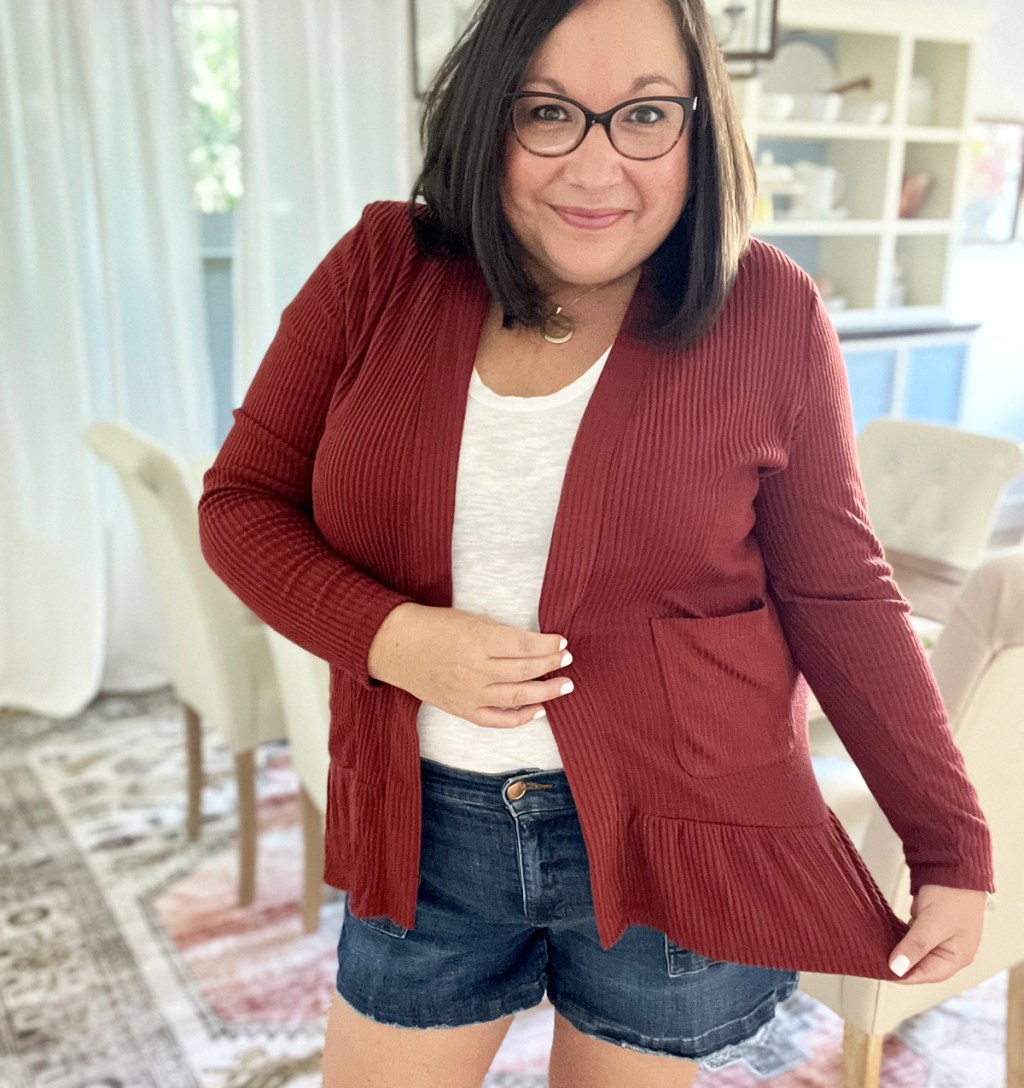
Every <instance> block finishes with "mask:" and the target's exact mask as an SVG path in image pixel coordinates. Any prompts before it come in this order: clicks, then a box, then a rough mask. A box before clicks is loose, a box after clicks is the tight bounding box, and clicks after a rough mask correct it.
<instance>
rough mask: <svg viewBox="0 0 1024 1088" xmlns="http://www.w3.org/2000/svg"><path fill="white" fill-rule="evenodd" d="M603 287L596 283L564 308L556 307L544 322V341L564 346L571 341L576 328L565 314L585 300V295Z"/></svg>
mask: <svg viewBox="0 0 1024 1088" xmlns="http://www.w3.org/2000/svg"><path fill="white" fill-rule="evenodd" d="M601 286H603V285H602V284H600V283H598V284H596V285H595V286H593V287H589V288H587V290H586V291H584V292H583V294H582V295H577V296H576V298H574V299H573V300H572V302H568V303H566V305H565V306H556V307H555V311H554V313H552V314H551V315H550V316H549V317H548V319H547V321H545V322H544V339H545V340H547V342H548V343H549V344H566V343H568V342H569V341H570V340H571V339H572V334H573V333H574V332H575V331H576V326H575V325H573V323H572V318H571V317H569V315H568V314H567V313H566V312H565V311H566V309H567V308H568V307H570V306H575V305H576V303H577V302H579V301H580V299H581V298H586V297H587V295H590V294H593V293H594V291H596V290H597V289H598V288H599V287H601Z"/></svg>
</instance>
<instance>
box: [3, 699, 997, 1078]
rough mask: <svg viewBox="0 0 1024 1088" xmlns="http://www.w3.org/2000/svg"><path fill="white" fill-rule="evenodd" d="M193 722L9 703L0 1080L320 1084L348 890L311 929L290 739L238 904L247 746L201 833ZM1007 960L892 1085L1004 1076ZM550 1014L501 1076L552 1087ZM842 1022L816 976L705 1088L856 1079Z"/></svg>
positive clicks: (142, 710) (278, 755)
mask: <svg viewBox="0 0 1024 1088" xmlns="http://www.w3.org/2000/svg"><path fill="white" fill-rule="evenodd" d="M182 737H183V730H182V726H181V720H180V714H179V712H178V709H177V707H176V706H175V704H174V702H173V700H172V698H171V696H170V695H169V693H167V692H166V691H162V692H157V693H153V694H150V695H144V696H133V697H131V698H124V697H111V698H105V699H102V700H100V701H98V702H97V703H96V704H94V705H93V706H92V707H90V708H89V710H88V711H86V712H85V713H84V714H83V715H81V716H80V717H78V718H76V719H74V720H71V721H66V722H51V721H47V720H45V719H42V718H38V717H33V716H31V715H6V716H4V717H2V718H0V1088H314V1086H317V1085H319V1080H320V1078H319V1061H320V1048H321V1044H322V1040H323V1031H324V1017H325V1012H326V1009H327V1006H328V1004H329V1002H330V1000H331V994H332V992H333V976H334V968H335V960H334V948H335V944H336V940H337V932H338V927H339V926H340V924H341V918H342V901H341V898H340V895H334V896H333V897H331V898H330V899H329V901H328V903H327V904H326V905H325V907H324V910H323V913H322V915H321V925H320V928H319V930H318V932H316V933H313V934H310V935H308V936H307V935H304V934H303V933H302V930H301V926H300V922H299V916H298V904H297V897H298V895H299V890H300V886H301V874H300V865H301V856H302V850H301V843H300V835H299V827H298V802H297V795H296V788H297V787H296V782H295V779H294V777H293V775H292V772H291V768H290V763H289V760H288V755H287V749H285V748H283V747H272V748H270V749H268V750H267V751H266V752H265V753H264V754H263V758H262V761H261V769H260V784H259V790H260V820H261V836H260V860H259V892H258V896H257V901H256V903H255V904H254V905H253V906H252V907H251V908H248V909H246V910H240V909H239V908H238V907H237V906H236V905H235V900H234V895H235V851H234V839H233V836H234V828H235V823H234V796H233V781H232V773H231V760H230V756H229V755H228V753H227V752H226V751H225V750H224V749H223V748H222V747H221V746H219V745H218V744H217V741H216V738H214V737H212V736H208V737H207V738H206V789H205V791H204V820H203V833H202V836H201V838H200V841H199V842H198V843H195V844H188V843H186V842H185V840H184V836H183V832H182V813H183V808H184V769H183V750H182ZM1005 999H1006V976H1005V974H1003V975H1000V976H997V977H996V978H994V979H991V980H989V981H988V982H986V983H985V984H984V985H982V986H979V987H977V988H976V989H974V990H971V991H969V992H967V993H965V994H963V995H961V996H960V997H958V998H955V999H953V1000H952V1001H949V1002H947V1003H946V1004H945V1005H944V1006H942V1007H941V1008H938V1009H935V1010H932V1011H930V1012H928V1013H924V1014H922V1015H921V1016H918V1017H914V1018H913V1019H911V1020H908V1021H906V1022H905V1023H904V1024H903V1025H902V1026H901V1027H900V1029H899V1031H898V1032H897V1033H894V1034H893V1035H891V1036H890V1037H889V1038H887V1040H886V1044H885V1050H884V1058H883V1069H882V1086H883V1088H999V1086H1001V1085H1002V1084H1004V1083H1005V1080H1004V1077H1005V1072H1004V1063H1003V1045H1004V1036H1005V1018H1006V1006H1005ZM552 1017H553V1012H552V1009H551V1007H550V1005H548V1004H547V1003H546V1002H545V1003H544V1004H542V1005H540V1006H538V1007H537V1008H536V1009H532V1010H530V1011H528V1012H526V1013H522V1014H520V1015H519V1016H518V1017H517V1018H516V1021H515V1023H514V1024H513V1028H512V1030H511V1031H510V1033H509V1035H508V1037H507V1038H506V1040H505V1042H504V1044H503V1045H502V1048H501V1050H500V1052H499V1053H498V1055H497V1057H496V1058H495V1061H494V1064H493V1066H492V1068H491V1072H490V1074H489V1075H488V1077H487V1079H486V1081H485V1086H486V1088H543V1086H545V1085H546V1084H547V1077H546V1076H545V1070H546V1068H547V1056H548V1050H549V1047H550V1043H551V1031H552ZM841 1039H842V1024H841V1022H840V1021H839V1019H838V1018H837V1017H836V1016H835V1015H834V1014H833V1013H831V1012H830V1011H829V1010H828V1009H826V1008H824V1007H823V1006H822V1005H820V1004H818V1003H817V1002H816V1001H813V1000H812V999H811V998H809V997H807V996H805V995H804V994H802V993H800V992H799V991H797V992H796V993H795V994H793V996H792V997H791V998H790V999H789V1000H788V1001H787V1002H785V1004H784V1005H783V1006H781V1008H780V1010H779V1014H778V1016H777V1018H776V1020H775V1021H774V1022H773V1026H772V1028H771V1030H770V1031H769V1032H768V1033H767V1035H766V1036H765V1037H764V1038H762V1039H761V1040H759V1041H758V1043H757V1044H756V1045H751V1046H749V1047H747V1048H744V1053H743V1056H742V1058H741V1059H739V1060H737V1061H734V1062H732V1063H731V1064H729V1065H727V1066H725V1067H724V1068H722V1069H720V1070H718V1071H716V1072H711V1071H704V1072H702V1073H701V1074H700V1076H699V1078H698V1080H697V1086H698V1088H837V1086H838V1084H839V1083H840V1081H839V1053H840V1046H841Z"/></svg>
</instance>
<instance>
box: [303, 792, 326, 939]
mask: <svg viewBox="0 0 1024 1088" xmlns="http://www.w3.org/2000/svg"><path fill="white" fill-rule="evenodd" d="M302 842H303V845H304V847H305V851H304V853H305V861H304V863H303V865H304V868H303V886H302V929H303V932H304V933H312V932H314V930H316V929H317V927H318V926H319V925H320V905H321V903H322V902H323V895H324V830H323V817H322V816H321V814H320V810H319V809H318V808H317V807H316V805H315V804H314V803H313V800H312V798H311V797H310V796H309V794H308V793H307V792H306V791H305V790H304V789H303V790H302Z"/></svg>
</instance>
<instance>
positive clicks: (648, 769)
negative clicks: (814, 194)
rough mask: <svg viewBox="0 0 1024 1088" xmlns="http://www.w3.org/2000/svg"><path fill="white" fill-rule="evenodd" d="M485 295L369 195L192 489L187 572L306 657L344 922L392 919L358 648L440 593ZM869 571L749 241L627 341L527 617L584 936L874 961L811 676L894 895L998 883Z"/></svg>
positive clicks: (395, 779) (390, 712)
mask: <svg viewBox="0 0 1024 1088" xmlns="http://www.w3.org/2000/svg"><path fill="white" fill-rule="evenodd" d="M638 299H639V295H638ZM640 304H641V303H640V302H639V301H635V302H634V305H640ZM487 305H488V292H487V289H486V286H485V284H484V282H483V279H482V277H481V275H480V273H479V270H478V268H477V266H476V264H475V262H473V261H472V260H470V259H467V258H463V259H459V260H449V261H440V260H427V259H425V258H424V257H422V256H421V255H420V254H419V253H418V251H417V249H416V247H415V245H414V242H413V238H412V232H411V229H410V226H409V222H408V216H407V209H406V207H405V205H402V204H398V203H380V204H375V205H371V206H369V207H368V208H367V209H366V211H365V212H364V215H363V218H362V220H361V222H360V223H359V224H358V225H357V226H356V227H355V228H354V229H353V230H352V231H350V232H349V233H348V234H347V235H346V236H345V237H344V238H342V239H341V241H340V242H338V244H337V245H336V246H335V247H334V248H333V249H332V250H331V251H330V253H328V255H327V256H326V257H325V258H324V260H323V261H322V262H321V263H320V265H319V266H318V267H317V268H316V269H315V271H314V272H313V273H312V275H311V276H310V278H309V280H308V281H307V283H306V284H305V285H304V286H303V288H302V289H301V290H300V292H299V294H298V295H297V296H296V298H295V299H294V300H293V301H292V302H291V303H290V304H289V305H288V307H287V308H286V309H285V311H284V313H283V314H282V317H281V324H280V328H279V330H278V332H277V335H276V337H275V339H274V341H273V343H272V344H271V346H270V348H269V350H268V352H267V354H266V356H265V358H264V359H263V361H262V364H261V366H260V368H259V371H258V373H257V374H256V376H255V378H254V380H253V382H252V385H251V387H250V388H249V390H248V393H247V394H246V396H245V399H244V402H243V404H242V406H241V408H240V409H238V410H237V411H236V412H235V422H234V426H233V427H232V429H231V432H230V433H229V435H228V437H227V440H226V441H225V443H224V446H223V448H222V449H221V451H220V454H219V456H218V457H217V460H216V462H215V464H214V465H213V467H212V468H211V469H210V470H209V472H208V473H207V475H206V479H205V491H204V494H203V497H202V500H201V503H200V508H199V509H200V527H201V534H202V544H203V550H204V553H205V555H206V558H207V560H208V562H209V563H210V565H211V567H213V569H214V570H215V571H216V572H217V573H218V574H219V575H220V576H221V578H223V580H224V581H225V582H226V583H227V584H228V585H229V586H230V587H231V588H232V589H233V590H234V591H235V592H236V593H237V594H238V596H239V597H240V598H241V599H242V600H243V601H245V602H246V603H247V604H248V605H249V606H250V608H252V609H253V611H255V612H256V613H257V614H258V615H260V616H261V617H263V619H265V620H266V622H267V623H269V624H270V625H271V626H273V627H275V628H277V629H278V630H280V631H282V632H283V633H284V634H285V635H287V636H288V637H289V638H291V639H293V640H294V641H295V642H297V643H299V644H301V645H302V646H305V647H306V648H308V649H309V650H311V651H312V652H313V653H315V654H317V655H319V656H320V657H323V658H325V659H326V660H327V661H328V662H330V664H331V681H332V682H331V739H330V754H331V767H330V778H329V787H328V807H327V860H326V879H327V881H328V882H329V883H331V884H332V885H335V886H337V887H339V888H344V889H347V890H348V891H349V892H350V894H351V902H352V909H353V910H354V911H355V912H356V913H357V914H359V915H362V916H372V915H384V914H386V915H389V916H390V917H391V918H392V919H393V920H394V921H395V922H396V923H398V924H399V925H402V926H405V927H406V928H413V927H414V925H415V921H416V919H415V904H416V894H417V884H418V874H419V852H420V803H421V795H420V780H419V758H418V756H419V752H418V744H417V735H416V711H417V706H418V703H417V700H416V699H415V698H414V697H413V696H412V695H410V694H408V693H407V692H405V691H402V690H400V689H398V688H394V687H391V686H389V685H385V684H380V683H378V682H377V681H375V680H372V679H371V678H370V677H369V676H368V674H367V670H366V658H367V651H368V648H369V645H370V642H371V640H372V639H373V636H374V634H375V632H376V630H377V628H378V626H379V625H380V623H381V622H382V621H383V619H384V617H385V616H386V615H387V613H388V612H389V611H390V610H391V609H392V608H394V607H395V606H396V605H397V604H398V603H399V602H402V601H408V600H414V601H418V602H421V603H423V604H427V605H439V606H447V605H450V603H451V593H452V582H451V531H452V517H453V511H454V503H455V482H456V470H457V465H458V458H459V446H460V441H461V434H462V424H463V417H464V412H465V406H466V398H467V389H468V384H469V378H470V373H471V370H472V367H473V361H474V353H475V348H476V344H477V339H478V336H479V333H480V328H481V323H482V321H483V318H484V314H485V311H486V308H487ZM891 573H892V572H891V569H890V568H889V567H888V565H887V564H886V562H885V560H884V558H883V555H882V552H881V549H880V547H879V544H878V542H877V540H876V538H875V537H874V535H873V533H872V531H871V528H870V526H869V524H868V519H867V516H866V513H865V504H864V496H863V493H862V490H861V484H860V480H859V477H858V473H857V468H856V463H855V446H854V435H853V431H852V425H851V413H850V406H849V400H848V391H847V387H846V379H845V373H844V369H843V363H842V359H841V357H840V353H839V347H838V344H837V341H836V337H835V334H834V332H833V330H832V327H831V325H830V323H829V321H828V318H827V316H826V314H825V312H824V310H823V308H822V305H821V302H820V300H819V298H818V296H817V294H816V292H815V290H814V287H813V285H812V284H811V282H810V281H809V279H808V278H807V277H806V276H805V275H804V273H802V272H801V271H800V270H799V269H797V268H796V266H795V265H793V264H792V263H791V262H790V261H789V260H788V259H787V258H786V257H784V256H783V255H782V254H781V253H779V252H778V251H777V250H775V249H773V248H772V247H770V246H768V245H765V244H763V243H760V242H756V241H755V242H753V243H752V245H751V248H750V250H749V253H748V254H747V255H746V256H745V257H744V259H743V262H742V265H741V269H740V273H739V276H738V279H737V281H736V283H735V286H734V288H733V290H732V293H731V295H730V298H729V301H728V304H727V306H726V308H725V310H724V312H723V313H722V315H721V317H720V319H719V321H718V322H717V324H716V325H715V327H714V328H713V330H712V331H711V332H710V333H709V334H708V335H707V336H706V337H705V338H704V339H703V340H702V341H701V342H700V343H699V344H698V345H697V346H695V347H692V348H689V349H687V350H670V349H667V348H654V347H652V346H650V345H649V344H645V343H642V342H640V341H638V340H635V339H633V338H632V337H631V336H630V335H628V334H627V333H625V332H623V333H622V334H620V336H619V338H618V340H617V341H616V343H615V346H614V348H613V350H612V352H611V355H610V357H609V359H608V361H607V363H606V365H605V369H604V372H603V373H602V375H601V378H600V381H599V382H598V384H597V386H596V388H595V390H594V393H593V396H592V399H591V401H590V404H589V405H588V408H587V411H586V414H585V415H584V417H583V420H582V423H581V425H580V429H579V433H578V436H577V439H576V442H575V445H574V447H573V450H572V455H571V457H570V459H569V463H568V467H567V470H566V475H565V482H564V487H563V491H562V494H561V500H560V504H559V508H558V516H557V520H556V522H555V527H554V532H553V538H552V542H551V551H550V557H549V559H548V565H547V569H546V573H545V577H544V583H543V590H542V593H541V599H540V626H541V630H542V631H550V632H558V633H561V634H564V635H565V636H566V637H567V638H568V640H569V645H570V646H571V647H572V652H573V663H572V665H571V666H570V667H569V670H568V672H569V675H571V676H572V678H573V679H574V681H575V683H576V690H575V692H574V693H573V694H572V696H571V697H568V698H565V699H560V700H556V701H555V702H553V703H550V704H549V705H548V714H549V720H550V723H551V728H552V730H553V731H554V734H555V738H556V740H557V743H558V746H559V750H560V751H561V753H562V757H563V760H564V764H565V771H566V774H567V776H568V780H569V784H570V787H571V789H572V792H573V796H574V798H575V800H576V803H577V807H578V811H579V818H580V822H581V825H582V828H583V833H584V837H585V841H586V846H587V852H588V855H589V859H590V868H591V883H592V890H593V898H594V905H595V910H596V916H597V926H598V931H599V933H600V938H601V942H602V945H603V946H604V947H606V948H607V947H611V945H612V944H614V943H615V941H616V940H617V939H618V938H619V936H620V935H621V934H622V932H623V930H624V929H625V927H626V926H629V925H634V924H643V925H648V926H653V927H655V928H657V929H660V930H664V931H666V932H667V933H668V934H669V935H670V937H671V938H672V939H673V940H675V941H677V942H678V943H680V944H682V945H683V946H685V947H688V948H692V949H695V950H697V951H699V952H702V953H704V954H705V955H708V956H711V957H714V958H716V959H726V960H733V961H736V962H741V963H751V964H759V965H763V966H768V967H779V968H786V969H791V970H806V971H817V972H825V973H842V974H852V975H863V976H867V977H874V978H891V972H890V971H889V969H888V965H887V960H888V954H889V953H890V951H891V950H892V948H893V946H894V945H895V944H896V943H897V941H898V940H899V939H900V938H901V937H902V936H903V934H904V933H905V932H906V929H907V924H906V923H905V922H904V921H902V920H901V919H899V918H898V917H897V916H896V915H895V914H894V913H893V911H892V910H891V909H890V907H889V905H888V903H887V902H886V901H885V899H884V897H883V896H882V894H881V892H880V891H879V889H878V886H877V885H876V884H875V882H874V880H873V879H872V877H871V875H870V873H869V872H868V870H867V868H866V866H865V865H864V863H863V861H862V859H861V858H860V856H859V855H858V853H857V851H856V850H855V849H854V847H853V845H852V843H851V842H850V840H849V838H848V836H847V835H846V833H845V832H844V830H843V828H842V826H841V825H840V823H839V822H838V820H837V819H836V817H835V816H834V815H833V813H832V812H831V811H830V810H829V809H828V808H827V807H826V805H825V803H824V801H823V800H822V797H821V794H820V792H819V790H818V787H817V784H816V781H815V778H814V774H813V772H812V767H811V762H810V757H809V754H808V740H807V721H806V686H805V682H804V679H803V678H804V677H806V680H807V681H809V682H810V684H811V686H812V687H813V689H814V691H815V693H816V694H817V695H818V697H819V699H820V702H821V705H822V707H823V708H824V710H825V712H826V713H827V714H828V716H829V718H830V719H831V721H832V724H833V725H834V726H835V728H836V730H837V732H838V733H839V735H840V737H841V738H842V740H843V742H844V744H845V745H846V747H847V749H848V750H849V752H850V754H851V756H852V757H853V758H854V760H855V761H856V763H857V766H858V767H859V769H860V771H861V773H862V774H863V776H864V779H865V780H866V782H867V784H868V786H869V787H870V789H871V791H872V793H873V795H874V796H875V798H876V799H877V800H878V802H879V804H880V805H881V807H882V809H883V810H884V812H885V815H886V816H887V818H888V819H889V821H890V823H891V824H892V826H893V828H894V829H895V830H896V832H897V833H898V835H899V836H900V839H901V840H902V842H903V844H904V849H905V853H906V857H907V860H908V862H909V865H910V873H911V891H912V892H916V891H917V889H918V888H919V887H920V885H922V884H925V883H933V884H945V885H949V886H953V887H964V888H978V889H985V890H988V891H994V885H993V877H992V861H991V856H992V855H991V844H990V840H989V834H988V828H987V825H986V823H985V820H984V817H983V815H982V813H981V811H980V809H979V806H978V799H977V795H976V793H975V791H974V789H973V787H972V786H971V784H970V782H969V781H968V779H967V778H966V776H965V770H964V764H963V759H962V757H961V755H960V752H959V750H958V749H957V748H956V746H955V744H954V742H953V740H952V736H951V734H950V731H949V727H948V724H947V719H946V716H945V713H944V710H943V706H942V703H941V701H940V698H939V695H938V692H937V689H936V687H935V685H934V682H933V680H932V677H931V673H930V671H929V668H928V666H927V663H926V661H925V659H924V657H923V654H922V651H921V648H920V645H919V642H918V639H917V638H916V637H915V634H914V632H913V630H912V628H911V626H910V624H909V622H908V618H907V617H908V606H907V604H906V603H905V601H904V600H903V599H902V597H901V596H900V594H899V592H898V591H897V589H896V586H895V585H894V583H893V581H892V579H891Z"/></svg>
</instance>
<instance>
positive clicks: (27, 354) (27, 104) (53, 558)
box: [0, 0, 213, 716]
mask: <svg viewBox="0 0 1024 1088" xmlns="http://www.w3.org/2000/svg"><path fill="white" fill-rule="evenodd" d="M186 109H187V89H186V84H185V72H184V67H183V64H182V61H181V58H180V56H179V54H178V51H177V45H176V35H175V28H174V23H173V19H172V13H171V7H170V4H169V3H164V2H154V0H74V2H55V0H0V178H2V179H3V181H2V184H0V253H2V254H3V258H2V260H0V511H2V514H0V517H2V529H0V706H17V707H23V708H27V709H31V710H34V711H37V712H39V713H44V714H49V715H54V716H64V715H70V714H74V713H76V712H77V711H78V710H80V709H81V708H82V707H83V706H85V705H86V704H87V703H88V702H89V701H90V700H91V699H92V698H93V696H94V695H95V694H96V692H97V691H98V689H99V688H100V686H101V683H102V684H103V685H104V686H107V687H112V688H138V687H145V686H149V685H151V684H152V683H154V682H161V681H163V680H166V679H167V672H166V666H165V664H164V660H163V656H162V632H161V629H160V622H159V618H158V615H157V612H156V605H155V602H154V601H153V598H152V595H151V591H150V589H149V585H148V581H147V577H148V576H147V574H146V569H145V565H144V563H143V561H142V559H141V555H140V552H139V548H138V543H137V541H136V539H135V536H134V528H133V526H132V524H131V521H130V517H129V515H128V512H127V509H126V507H125V506H124V505H123V504H122V502H121V500H120V496H119V494H118V492H117V488H116V484H115V483H114V481H113V479H112V478H111V474H109V473H108V472H107V470H106V469H102V468H101V466H100V465H99V463H98V462H97V461H96V459H95V458H94V456H93V455H92V454H91V453H89V452H88V451H87V450H86V449H85V447H84V445H83V443H82V439H81V433H82V430H83V429H84V427H85V426H86V425H87V424H88V423H90V422H91V421H92V420H94V419H101V418H110V417H117V418H121V419H124V420H127V421H128V422H131V423H133V424H134V425H136V426H137V427H139V428H141V429H143V430H145V431H147V432H148V433H150V434H152V435H154V436H156V437H157V438H159V439H161V440H162V441H164V442H165V443H166V444H168V445H169V446H171V447H172V448H173V449H174V450H176V451H177V452H178V453H179V454H180V455H182V456H183V457H185V458H189V459H190V458H193V457H196V456H198V455H199V454H201V453H202V452H204V451H206V450H207V449H208V448H209V447H210V446H211V445H212V441H213V438H212V413H211V395H210V381H209V364H208V359H207V355H206V342H205V335H204V319H203V311H202V295H201V287H200V265H199V249H198V239H197V230H196V223H195V216H194V213H193V211H192V209H191V205H190V201H191V196H190V193H191V182H190V179H189V176H188V166H187V146H186V130H185V118H186Z"/></svg>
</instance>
